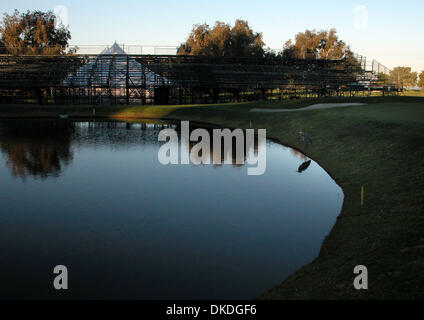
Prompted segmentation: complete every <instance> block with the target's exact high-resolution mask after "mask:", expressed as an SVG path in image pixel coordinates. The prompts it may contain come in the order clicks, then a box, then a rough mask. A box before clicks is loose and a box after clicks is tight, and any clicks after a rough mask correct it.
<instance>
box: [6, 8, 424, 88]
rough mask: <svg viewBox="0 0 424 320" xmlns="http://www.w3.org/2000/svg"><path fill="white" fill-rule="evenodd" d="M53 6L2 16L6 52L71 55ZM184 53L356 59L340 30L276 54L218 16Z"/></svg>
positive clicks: (408, 76)
mask: <svg viewBox="0 0 424 320" xmlns="http://www.w3.org/2000/svg"><path fill="white" fill-rule="evenodd" d="M55 22H56V16H55V15H54V13H53V12H52V11H47V12H42V11H27V12H25V13H20V12H19V11H17V10H15V11H14V13H13V14H7V13H5V14H4V15H3V19H2V20H1V21H0V54H41V55H43V54H66V53H73V51H72V50H70V49H69V40H70V39H71V32H70V30H69V29H68V28H67V27H65V26H63V25H57V24H56V23H55ZM177 54H178V55H196V56H217V57H256V58H262V59H274V60H278V59H281V60H287V59H327V60H341V59H344V60H345V61H348V62H355V61H356V59H355V57H354V54H353V52H352V51H351V49H350V47H349V46H348V45H347V44H346V43H345V42H344V41H343V40H341V39H340V38H339V36H338V34H337V30H336V29H330V30H319V31H317V30H305V31H304V32H299V33H298V34H296V35H295V37H294V41H293V40H288V41H286V42H285V43H284V45H283V49H282V50H281V51H280V52H278V53H276V52H274V51H272V50H270V49H269V48H265V43H264V41H263V35H262V33H260V32H255V31H254V30H253V29H252V28H251V27H250V26H249V23H248V21H246V20H241V19H237V20H236V21H235V23H234V25H231V24H229V23H224V22H221V21H217V22H216V23H215V25H214V26H213V27H210V26H209V25H208V24H206V23H204V24H196V25H194V26H193V28H192V30H191V32H190V33H189V35H188V37H187V39H186V40H185V41H184V42H183V43H182V44H181V45H180V46H179V48H178V50H177ZM380 77H381V78H382V79H384V80H386V81H387V82H390V83H394V84H396V86H397V87H398V88H403V87H413V86H415V85H416V84H418V86H420V87H423V88H424V71H423V72H421V73H420V75H419V76H418V74H417V73H416V72H412V70H411V68H410V67H396V68H394V69H393V70H392V71H391V72H390V74H389V75H385V74H381V75H380Z"/></svg>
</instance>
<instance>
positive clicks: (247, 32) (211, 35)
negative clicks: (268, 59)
mask: <svg viewBox="0 0 424 320" xmlns="http://www.w3.org/2000/svg"><path fill="white" fill-rule="evenodd" d="M263 47H264V42H263V40H262V33H255V32H253V30H252V29H251V28H250V27H249V24H248V22H247V21H244V20H236V22H235V24H234V26H233V27H231V25H229V24H227V23H224V22H220V21H217V22H216V23H215V26H214V27H213V28H210V27H209V25H207V24H196V25H194V26H193V29H192V31H191V33H190V34H189V36H188V38H187V40H186V42H185V43H183V44H181V46H180V47H179V49H178V54H180V55H200V56H227V57H262V56H263V55H264V49H263Z"/></svg>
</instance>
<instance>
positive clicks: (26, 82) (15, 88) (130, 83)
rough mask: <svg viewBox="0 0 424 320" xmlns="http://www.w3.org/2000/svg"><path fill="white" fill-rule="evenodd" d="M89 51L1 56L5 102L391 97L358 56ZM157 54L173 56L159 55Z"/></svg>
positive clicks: (0, 97)
mask: <svg viewBox="0 0 424 320" xmlns="http://www.w3.org/2000/svg"><path fill="white" fill-rule="evenodd" d="M88 48H89V49H90V50H93V51H94V48H96V49H95V50H98V51H96V52H97V53H96V54H81V53H80V52H85V50H86V48H85V49H84V48H83V50H81V49H79V51H78V54H69V55H61V56H27V55H21V56H11V55H0V102H3V103H37V104H75V105H78V104H90V105H111V104H189V103H218V102H230V101H250V100H259V99H275V100H280V99H285V98H297V97H317V96H318V97H319V96H330V95H337V96H343V95H349V96H352V95H359V94H370V93H371V92H373V91H379V92H382V93H383V94H384V93H386V92H391V93H393V92H394V88H393V87H392V86H391V85H390V84H389V83H385V81H386V80H385V79H386V78H387V77H384V76H382V75H387V74H388V73H389V72H390V70H388V69H387V68H385V67H384V66H382V65H381V64H379V63H378V62H376V61H371V62H370V61H368V60H367V59H366V58H365V57H363V56H359V55H357V56H355V58H354V59H350V60H323V59H313V60H305V59H287V60H281V59H263V58H227V57H225V58H224V57H204V56H181V55H175V52H176V47H166V46H163V47H156V48H154V51H153V52H154V53H156V54H132V53H133V52H134V51H137V50H138V49H140V52H141V53H143V52H146V51H145V49H143V47H141V46H140V47H137V46H124V45H122V46H120V45H118V44H117V43H115V44H114V45H113V46H111V47H101V46H90V47H88ZM158 48H162V49H163V48H165V49H166V50H168V54H158V51H159V49H158ZM172 48H174V50H175V51H174V52H172V50H171V49H172ZM124 49H125V50H124ZM143 50H144V51H143ZM128 52H129V53H131V54H127V53H128ZM169 52H171V54H169Z"/></svg>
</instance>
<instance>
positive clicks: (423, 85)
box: [418, 70, 424, 88]
mask: <svg viewBox="0 0 424 320" xmlns="http://www.w3.org/2000/svg"><path fill="white" fill-rule="evenodd" d="M418 86H419V87H420V88H424V70H423V71H421V73H420V80H418Z"/></svg>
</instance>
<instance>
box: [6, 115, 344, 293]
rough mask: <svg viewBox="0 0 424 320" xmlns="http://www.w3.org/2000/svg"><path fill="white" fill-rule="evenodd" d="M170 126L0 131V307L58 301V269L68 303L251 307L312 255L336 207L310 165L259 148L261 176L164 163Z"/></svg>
mask: <svg viewBox="0 0 424 320" xmlns="http://www.w3.org/2000/svg"><path fill="white" fill-rule="evenodd" d="M168 127H171V128H176V126H175V124H172V123H168V124H164V123H160V122H157V123H123V122H105V121H102V122H94V121H90V122H89V121H86V122H75V123H73V122H70V121H34V120H31V121H15V122H14V121H6V122H5V121H0V160H3V159H4V161H0V202H1V204H2V206H1V210H0V211H1V217H2V220H1V223H0V253H1V254H0V299H13V298H24V299H28V298H33V299H44V298H47V299H56V298H58V299H60V298H63V297H64V296H63V292H62V293H60V292H57V291H55V290H52V286H51V283H52V277H53V274H52V271H53V266H55V265H58V264H63V265H65V266H67V267H68V268H69V270H70V277H72V279H71V278H70V286H72V287H71V290H69V292H67V295H66V297H69V298H74V299H169V300H175V299H249V298H252V297H255V296H258V295H259V294H260V293H261V292H263V291H265V290H267V289H269V288H270V287H272V286H273V285H275V284H276V283H279V282H281V281H283V279H284V278H285V277H286V276H288V275H289V274H290V273H292V272H293V271H294V270H296V269H298V268H299V267H301V266H302V265H304V264H306V263H308V262H309V261H311V260H312V259H313V258H315V257H316V255H317V254H318V252H319V249H320V246H321V244H322V241H323V239H324V238H325V236H326V235H327V234H328V232H329V230H330V229H331V227H332V225H333V223H334V221H335V217H336V215H337V214H338V213H339V212H340V208H341V205H342V202H343V193H342V191H341V189H340V188H339V187H338V186H337V185H336V184H335V183H334V181H333V180H332V179H331V177H329V176H328V174H327V173H326V172H325V171H324V170H322V168H321V167H320V166H319V165H317V164H316V163H315V162H313V161H311V164H310V165H309V167H308V168H307V171H306V173H307V174H298V173H297V170H298V167H299V165H300V164H301V163H302V162H303V163H304V162H305V161H309V159H307V158H304V156H303V155H301V154H300V153H298V152H297V151H295V150H292V149H290V148H287V147H284V146H281V145H280V144H277V143H274V142H272V141H267V142H266V145H265V147H266V153H267V170H266V173H265V174H263V175H260V176H248V175H246V173H245V172H244V170H239V168H238V167H237V168H236V167H234V166H233V165H227V166H224V165H222V166H219V167H214V166H212V165H205V166H199V167H197V166H194V165H185V166H184V165H177V166H163V165H161V164H160V163H159V161H158V152H159V149H160V148H161V146H162V142H159V141H158V134H159V131H160V130H162V129H165V128H168ZM193 129H194V127H193ZM177 131H178V130H177ZM192 148H193V147H192V146H188V149H189V150H192ZM258 148H259V146H258V144H257V143H254V144H253V146H252V147H251V148H250V150H253V151H256V150H257V149H258ZM247 149H248V150H249V148H247ZM216 154H218V153H217V152H216V150H213V156H214V157H216ZM231 156H232V157H233V156H234V155H231ZM245 156H246V155H245ZM246 157H248V156H246ZM233 159H234V157H233ZM5 164H7V165H5ZM217 168H219V170H218V169H217ZM11 172H12V173H14V174H15V176H17V177H30V176H31V175H34V176H35V177H43V179H30V178H28V179H27V180H26V181H25V182H23V181H22V179H14V178H13V177H12V176H11V174H10V173H11ZM304 172H305V171H304ZM53 176H55V177H58V178H54V179H46V177H53ZM241 266H242V267H241ZM17 275H19V276H17Z"/></svg>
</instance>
